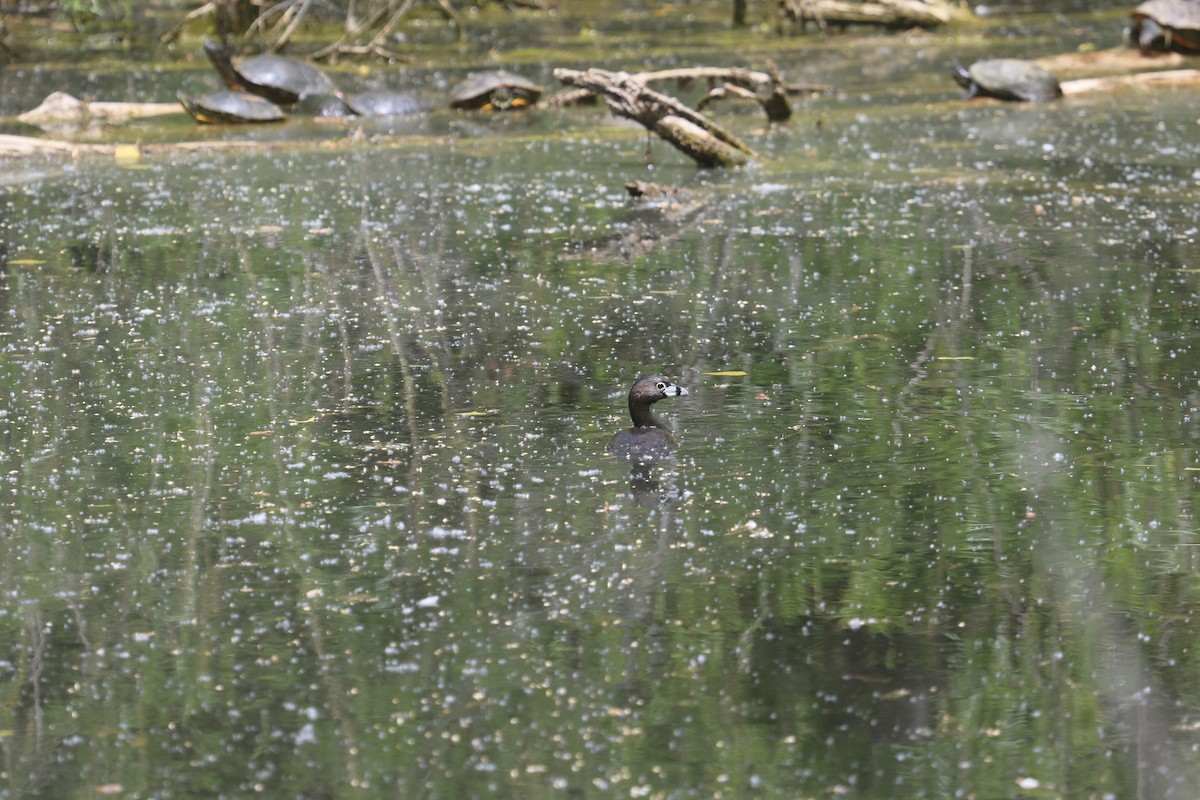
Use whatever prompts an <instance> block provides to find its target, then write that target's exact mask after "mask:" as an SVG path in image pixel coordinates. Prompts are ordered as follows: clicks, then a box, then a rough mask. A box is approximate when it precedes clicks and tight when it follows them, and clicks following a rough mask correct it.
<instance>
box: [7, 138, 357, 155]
mask: <svg viewBox="0 0 1200 800" xmlns="http://www.w3.org/2000/svg"><path fill="white" fill-rule="evenodd" d="M342 141H347V140H342ZM278 144H279V143H272V142H255V141H219V142H218V141H214V142H160V143H155V144H80V143H78V142H66V141H62V140H61V139H42V138H39V137H35V136H12V135H8V134H0V158H13V157H27V156H60V157H65V158H78V157H80V156H108V157H111V158H118V159H123V160H129V161H136V160H137V159H138V158H139V157H140V156H142V155H151V154H157V153H191V152H196V151H198V150H265V149H269V148H272V147H275V146H277V145H278ZM324 146H337V145H324Z"/></svg>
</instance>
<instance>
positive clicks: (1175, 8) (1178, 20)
mask: <svg viewBox="0 0 1200 800" xmlns="http://www.w3.org/2000/svg"><path fill="white" fill-rule="evenodd" d="M1130 16H1131V17H1132V18H1133V24H1132V25H1131V26H1130V28H1129V30H1128V31H1127V33H1128V37H1129V43H1130V44H1134V45H1137V48H1138V49H1139V50H1141V51H1142V53H1143V54H1145V53H1152V52H1155V51H1159V52H1171V51H1174V52H1177V53H1200V2H1196V0H1149V1H1148V2H1145V3H1142V4H1141V5H1140V6H1138V7H1137V8H1135V9H1134V10H1133V11H1132V12H1131V13H1130Z"/></svg>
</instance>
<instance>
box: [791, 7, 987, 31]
mask: <svg viewBox="0 0 1200 800" xmlns="http://www.w3.org/2000/svg"><path fill="white" fill-rule="evenodd" d="M779 6H780V10H781V12H782V14H783V16H784V18H785V19H787V20H789V21H791V22H792V23H795V24H799V26H800V29H801V30H804V29H805V27H806V26H807V25H808V23H810V22H814V23H816V24H817V25H818V26H819V27H820V29H821V30H822V31H825V32H828V30H829V28H830V26H845V25H851V24H860V25H881V26H884V27H888V28H907V27H914V26H917V27H922V28H936V27H938V26H940V25H945V24H947V23H949V22H952V21H954V20H956V19H970V18H971V17H972V16H973V15H972V14H971V12H970V11H968V10H966V9H965V8H963V7H962V6H960V5H958V4H956V3H952V2H947V1H946V0H862V1H861V2H853V0H779Z"/></svg>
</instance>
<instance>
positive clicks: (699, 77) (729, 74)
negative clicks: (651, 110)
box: [633, 67, 834, 94]
mask: <svg viewBox="0 0 1200 800" xmlns="http://www.w3.org/2000/svg"><path fill="white" fill-rule="evenodd" d="M633 77H634V78H636V79H637V80H639V81H641V82H642V83H645V84H651V83H663V82H665V81H676V82H678V83H688V82H690V81H708V82H709V83H716V82H717V81H721V82H722V83H727V84H733V85H734V86H740V87H742V88H743V89H749V90H750V91H759V90H762V89H771V88H773V87H774V86H775V84H776V80H777V79H776V78H775V77H774V76H773V75H772V73H771V72H769V71H768V72H759V71H757V70H752V69H741V68H739V67H732V68H730V67H682V68H679V69H662V70H656V71H654V72H638V73H634V75H633ZM782 86H783V90H784V91H785V92H786V93H787V94H833V91H834V89H833V87H831V86H825V85H822V84H812V83H783V84H782Z"/></svg>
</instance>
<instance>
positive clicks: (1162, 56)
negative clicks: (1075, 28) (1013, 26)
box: [1034, 46, 1188, 75]
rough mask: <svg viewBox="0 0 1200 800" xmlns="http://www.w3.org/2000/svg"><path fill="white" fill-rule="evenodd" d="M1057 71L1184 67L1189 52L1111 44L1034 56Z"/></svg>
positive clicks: (1047, 67)
mask: <svg viewBox="0 0 1200 800" xmlns="http://www.w3.org/2000/svg"><path fill="white" fill-rule="evenodd" d="M1034 60H1035V61H1036V63H1037V64H1039V65H1040V66H1041V67H1042V68H1044V69H1048V70H1050V71H1051V72H1053V73H1055V74H1056V75H1057V74H1058V73H1060V72H1085V73H1086V72H1092V73H1096V72H1135V71H1138V70H1147V69H1162V68H1163V67H1181V66H1183V64H1184V63H1186V62H1187V60H1188V58H1187V56H1184V55H1181V54H1179V53H1145V54H1143V53H1142V52H1141V51H1139V50H1138V49H1137V48H1136V47H1127V46H1121V47H1110V48H1108V49H1107V50H1089V51H1086V52H1080V51H1072V52H1069V53H1059V54H1058V55H1053V56H1045V57H1043V58H1038V59H1034Z"/></svg>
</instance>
